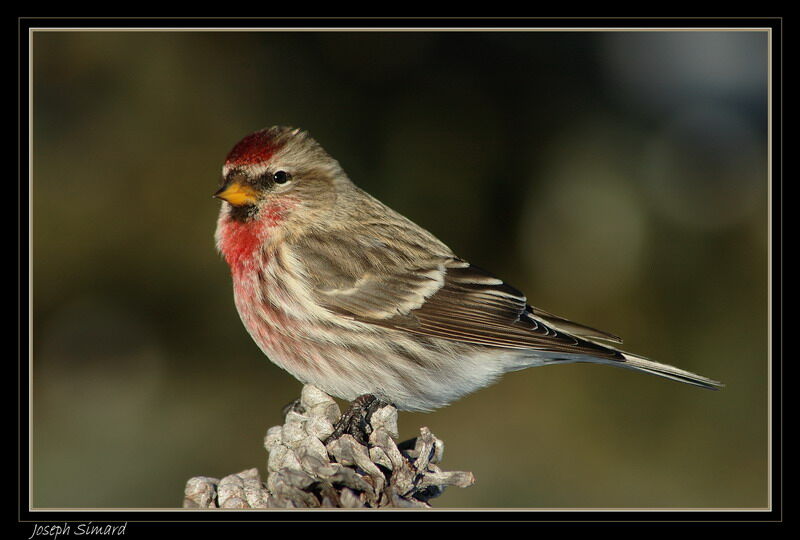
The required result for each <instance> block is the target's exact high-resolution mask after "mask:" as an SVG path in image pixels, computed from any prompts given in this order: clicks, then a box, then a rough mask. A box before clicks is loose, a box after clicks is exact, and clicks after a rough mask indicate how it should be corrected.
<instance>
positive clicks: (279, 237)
mask: <svg viewBox="0 0 800 540" xmlns="http://www.w3.org/2000/svg"><path fill="white" fill-rule="evenodd" d="M216 196H218V197H220V198H222V199H223V200H224V201H225V202H223V204H222V209H221V211H220V216H219V220H218V223H217V232H216V240H217V246H218V248H219V250H220V252H221V253H222V254H223V256H224V257H225V259H226V260H227V262H228V263H229V265H230V266H231V272H232V276H233V282H234V298H235V302H236V307H237V309H238V311H239V314H240V316H241V318H242V321H243V323H244V325H245V327H246V328H247V330H248V332H249V333H250V335H251V336H252V337H253V339H254V340H255V342H256V343H257V344H258V345H259V347H260V348H261V349H262V350H263V351H264V353H265V354H266V355H267V356H268V357H269V358H270V359H271V360H272V361H273V362H275V363H276V364H278V365H279V366H281V367H282V368H284V369H286V370H287V371H289V372H290V373H292V374H293V375H294V376H295V377H297V378H298V379H299V380H300V381H302V382H304V383H313V384H315V385H317V386H319V387H320V388H322V389H323V390H325V391H326V392H328V393H330V394H332V395H335V396H338V397H341V398H344V399H348V400H352V399H354V398H355V397H357V396H359V395H362V394H372V395H375V396H376V397H379V398H381V399H383V400H384V401H388V402H391V403H393V404H395V405H396V406H398V407H399V408H401V409H407V410H431V409H435V408H437V407H440V406H442V405H446V404H448V403H450V402H451V401H453V400H454V399H457V398H458V397H460V396H462V395H464V394H466V393H469V392H472V391H474V390H476V389H478V388H481V387H483V386H486V385H487V384H490V383H491V382H493V381H495V380H496V379H497V378H498V377H499V376H500V375H502V374H503V373H505V372H508V371H512V370H517V369H523V368H526V367H532V366H540V365H545V364H553V363H568V362H595V363H602V364H608V365H614V366H619V367H626V368H630V369H635V370H639V371H644V372H648V373H653V374H656V375H660V376H662V377H667V378H670V379H674V380H678V381H681V382H686V383H690V384H694V385H697V386H701V387H704V388H716V387H718V386H719V383H717V382H716V381H713V380H711V379H708V378H706V377H702V376H700V375H696V374H693V373H690V372H687V371H684V370H681V369H678V368H674V367H672V366H668V365H665V364H660V363H657V362H653V361H650V360H647V359H645V358H642V357H639V356H636V355H633V354H630V353H626V352H623V351H621V350H619V349H617V348H616V347H614V346H612V345H610V343H614V344H618V343H621V340H620V339H619V338H618V337H616V336H614V335H612V334H609V333H606V332H603V331H600V330H596V329H594V328H590V327H588V326H584V325H581V324H578V323H574V322H572V321H568V320H567V319H564V318H562V317H559V316H557V315H553V314H551V313H548V312H546V311H543V310H541V309H538V308H535V307H532V306H530V305H529V304H528V302H527V298H526V297H525V295H524V294H522V293H521V292H520V291H518V290H517V289H515V288H513V287H512V286H510V285H508V284H506V283H504V282H503V281H502V280H500V279H498V278H497V277H495V276H494V275H492V274H491V273H489V272H487V271H485V270H482V269H480V268H477V267H475V266H472V265H471V264H469V263H468V262H466V261H465V260H463V259H461V258H459V257H457V256H456V255H455V254H454V253H453V252H452V251H451V250H450V249H449V248H448V247H447V246H446V245H445V244H443V243H442V242H441V241H440V240H438V239H437V238H436V237H435V236H433V235H432V234H431V233H429V232H428V231H426V230H424V229H422V228H421V227H419V226H418V225H416V224H415V223H413V222H411V221H410V220H408V219H407V218H405V217H403V216H402V215H400V214H398V213H397V212H394V211H393V210H391V209H390V208H388V207H387V206H385V205H384V204H382V203H381V202H379V201H378V200H376V199H374V198H373V197H371V196H370V195H368V194H367V193H365V192H364V191H362V190H360V189H359V188H357V187H356V186H355V185H354V184H353V183H352V182H350V180H349V179H348V178H347V175H346V174H345V173H344V171H343V170H342V168H341V167H340V166H339V164H338V162H336V161H335V160H334V159H332V158H331V157H330V156H329V155H328V154H327V153H326V152H325V151H324V150H323V149H322V148H321V147H320V146H319V145H318V144H317V143H316V141H314V140H313V139H312V138H311V137H309V136H308V135H307V134H306V133H305V132H302V131H299V130H296V129H293V128H283V127H273V128H268V129H265V130H261V131H259V132H256V133H254V134H251V135H248V136H247V137H245V138H244V139H243V140H242V141H241V142H240V143H239V144H237V145H236V146H235V147H234V149H233V150H232V151H231V152H230V154H229V155H228V158H227V159H226V162H225V166H224V167H223V182H222V187H221V188H220V190H219V191H218V192H217V194H216Z"/></svg>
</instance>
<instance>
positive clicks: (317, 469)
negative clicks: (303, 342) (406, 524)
mask: <svg viewBox="0 0 800 540" xmlns="http://www.w3.org/2000/svg"><path fill="white" fill-rule="evenodd" d="M339 417H340V411H339V407H338V405H337V404H336V402H335V401H334V400H333V399H332V398H331V397H330V396H328V395H327V394H325V393H324V392H322V391H321V390H319V389H318V388H316V387H314V386H311V385H306V386H304V387H303V391H302V394H301V397H300V399H299V400H298V401H297V402H295V403H294V404H293V405H292V406H291V407H290V408H289V410H288V412H287V413H286V423H285V424H284V425H282V426H275V427H272V428H270V429H269V430H268V431H267V435H266V437H265V438H264V446H265V448H266V449H267V452H269V460H268V462H267V469H268V472H269V476H268V478H267V482H266V484H265V483H263V482H262V481H261V477H260V476H259V474H258V470H257V469H249V470H246V471H242V472H240V473H238V474H232V475H229V476H226V477H225V478H223V479H222V480H217V479H215V478H209V477H204V476H197V477H194V478H191V479H190V480H189V481H188V482H187V483H186V489H185V496H184V501H183V506H184V508H326V507H333V508H384V507H421V508H429V507H430V505H429V504H428V501H429V500H430V499H432V498H434V497H437V496H439V495H441V493H442V492H443V491H444V488H445V487H447V486H458V487H468V486H470V485H472V484H473V483H474V482H475V478H474V477H473V475H472V473H469V472H445V471H442V470H441V469H440V468H439V467H438V465H437V464H438V463H439V462H440V461H441V459H442V454H443V452H444V444H443V443H442V441H441V440H439V439H437V438H436V437H434V435H433V434H432V433H431V432H430V430H429V429H428V428H426V427H423V428H420V434H419V436H418V437H416V438H415V439H412V440H410V441H405V442H403V443H400V444H399V445H398V444H397V443H396V442H395V441H396V439H397V437H398V431H397V410H396V409H395V408H394V407H392V406H391V405H384V406H383V407H380V408H378V409H377V410H375V411H374V412H372V413H371V415H369V416H368V417H367V418H366V419H365V420H367V421H368V422H366V426H367V427H366V433H367V435H368V437H369V440H368V442H367V444H366V445H364V444H361V443H359V442H358V440H357V439H356V438H355V437H353V436H352V435H350V434H344V435H342V436H341V437H339V438H336V439H334V440H332V441H329V442H328V443H327V445H326V444H324V443H323V441H325V440H326V439H327V438H328V437H329V436H330V435H331V434H332V433H333V431H334V423H335V422H336V421H337V420H338V419H339Z"/></svg>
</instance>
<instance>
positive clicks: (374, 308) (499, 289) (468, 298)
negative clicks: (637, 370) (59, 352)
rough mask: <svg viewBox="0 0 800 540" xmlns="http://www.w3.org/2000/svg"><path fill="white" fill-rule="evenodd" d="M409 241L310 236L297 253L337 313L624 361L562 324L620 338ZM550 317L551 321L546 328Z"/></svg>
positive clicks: (317, 293)
mask: <svg viewBox="0 0 800 540" xmlns="http://www.w3.org/2000/svg"><path fill="white" fill-rule="evenodd" d="M411 244H413V242H411V241H410V240H408V239H404V238H400V239H395V241H393V242H385V241H384V240H382V239H377V238H372V237H358V238H356V237H353V236H350V237H342V238H340V239H337V241H333V242H332V241H331V239H330V238H328V239H326V240H325V241H321V239H320V240H319V241H315V240H311V239H307V240H306V241H304V242H303V243H302V244H300V245H297V246H295V247H294V249H295V253H296V254H297V256H298V259H299V260H300V261H301V262H302V263H303V264H305V265H306V267H307V268H311V267H313V269H314V271H313V272H310V271H307V272H305V274H306V275H307V276H309V279H311V281H312V283H311V285H312V287H313V288H314V298H315V300H316V301H317V302H318V303H319V304H320V305H321V306H323V307H325V308H326V309H328V310H329V311H331V312H333V313H336V314H338V315H341V316H344V317H347V318H351V319H353V320H358V321H361V322H366V323H370V324H376V325H380V326H384V327H388V328H394V329H397V330H402V331H405V332H410V333H414V334H418V335H424V336H431V337H437V338H444V339H450V340H455V341H460V342H464V343H471V344H475V345H485V346H490V347H501V348H509V349H534V350H540V351H547V352H559V353H565V354H589V355H592V356H598V357H602V358H609V359H622V355H621V354H620V353H619V352H618V351H616V350H614V349H611V348H608V347H604V346H602V345H599V344H595V343H592V342H591V341H587V340H585V339H582V338H581V337H577V336H574V335H571V334H570V333H568V332H566V331H562V330H560V329H557V328H556V327H557V326H559V324H557V323H559V322H561V323H563V324H564V326H567V325H568V324H569V325H572V326H571V328H574V329H576V330H575V332H576V333H577V334H578V335H580V330H581V329H583V331H584V332H586V333H585V334H584V335H586V337H588V338H590V339H591V338H594V337H602V338H603V339H614V336H612V335H610V334H606V333H604V332H600V331H597V330H594V329H590V328H589V327H584V326H582V325H578V324H575V323H571V322H570V321H567V320H566V319H562V318H560V317H557V316H554V315H552V314H549V313H547V312H544V311H541V310H537V309H536V308H532V307H530V306H528V304H527V300H526V298H525V295H524V294H522V293H521V292H520V291H518V290H517V289H515V288H513V287H511V286H510V285H507V284H505V283H503V281H502V280H500V279H497V278H496V277H494V276H493V275H491V274H489V273H488V272H486V271H484V270H481V269H479V268H477V267H475V266H472V265H470V264H469V263H467V262H465V261H462V260H460V259H457V258H455V257H453V256H452V255H450V254H444V253H443V254H442V255H430V253H431V252H430V251H427V250H419V249H413V248H414V246H413V245H411ZM389 245H391V246H392V247H391V248H389ZM398 246H399V247H398ZM417 247H418V246H417ZM416 253H424V254H425V255H423V256H422V257H419V256H415V255H414V254H416ZM548 318H549V320H551V321H553V323H551V324H548V323H546V319H548Z"/></svg>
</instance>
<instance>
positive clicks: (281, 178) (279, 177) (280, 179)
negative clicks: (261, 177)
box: [272, 171, 292, 184]
mask: <svg viewBox="0 0 800 540" xmlns="http://www.w3.org/2000/svg"><path fill="white" fill-rule="evenodd" d="M291 178H292V175H290V174H289V173H287V172H286V171H278V172H276V173H275V174H273V175H272V180H273V181H274V182H275V183H276V184H285V183H286V182H288V181H289V180H291Z"/></svg>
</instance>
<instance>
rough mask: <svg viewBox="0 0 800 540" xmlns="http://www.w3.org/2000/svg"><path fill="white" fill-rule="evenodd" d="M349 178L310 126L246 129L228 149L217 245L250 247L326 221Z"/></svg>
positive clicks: (229, 249)
mask: <svg viewBox="0 0 800 540" xmlns="http://www.w3.org/2000/svg"><path fill="white" fill-rule="evenodd" d="M349 184H350V182H349V180H348V179H347V176H346V175H345V174H344V172H343V171H342V169H341V167H340V166H339V163H338V162H337V161H336V160H334V159H333V158H332V157H330V156H329V155H328V154H327V153H326V152H325V150H323V149H322V147H321V146H320V145H319V144H317V142H316V141H315V140H314V139H313V138H311V137H310V136H309V135H308V134H307V133H306V132H304V131H301V130H299V129H295V128H290V127H278V126H275V127H271V128H266V129H262V130H260V131H256V132H254V133H251V134H250V135H247V136H246V137H245V138H243V139H242V140H241V141H239V142H238V143H236V145H235V146H234V147H233V149H232V150H231V151H230V152H229V153H228V156H227V158H226V159H225V163H224V165H223V167H222V179H221V186H220V188H219V190H217V192H216V193H215V194H214V197H217V198H218V199H221V200H222V201H223V203H222V208H221V210H220V216H219V220H218V224H217V235H216V236H217V246H218V247H219V249H220V251H222V252H223V254H225V256H226V258H228V259H229V262H231V260H230V259H231V258H230V257H229V256H228V253H229V252H234V253H239V252H242V251H247V249H245V248H246V247H249V245H250V244H253V243H256V242H259V241H263V240H264V239H265V238H266V236H267V235H269V236H270V237H273V238H274V237H276V236H282V235H286V234H291V233H292V232H297V231H299V230H303V229H304V228H306V227H308V226H312V225H313V224H315V223H320V222H322V221H324V214H325V213H327V212H329V211H330V210H331V209H332V208H333V207H334V206H335V203H336V198H337V194H338V193H339V192H341V191H342V190H344V189H347V186H348V185H349Z"/></svg>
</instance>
